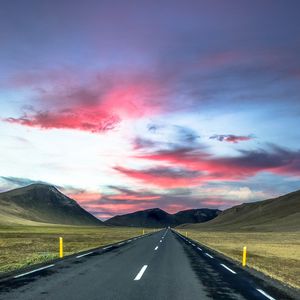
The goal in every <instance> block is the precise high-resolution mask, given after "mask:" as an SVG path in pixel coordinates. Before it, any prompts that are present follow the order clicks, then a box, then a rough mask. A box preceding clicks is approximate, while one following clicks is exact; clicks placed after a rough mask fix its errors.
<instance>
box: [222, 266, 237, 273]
mask: <svg viewBox="0 0 300 300" xmlns="http://www.w3.org/2000/svg"><path fill="white" fill-rule="evenodd" d="M221 266H222V267H223V268H225V269H226V270H228V271H229V272H231V273H233V274H236V272H235V271H233V270H231V269H230V268H229V267H227V266H226V265H224V264H221Z"/></svg>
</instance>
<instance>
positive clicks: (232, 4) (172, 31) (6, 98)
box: [0, 0, 300, 219]
mask: <svg viewBox="0 0 300 300" xmlns="http://www.w3.org/2000/svg"><path fill="white" fill-rule="evenodd" d="M299 53H300V2H299V1H298V0H291V1H286V0H277V1H273V0H272V1H271V0H251V1H246V0H242V1H241V0H239V1H234V0H228V1H217V0H197V1H193V0H182V1H176V0H172V1H169V0H166V1H156V0H153V1H144V0H130V1H129V0H128V1H111V0H110V1H100V0H99V1H92V0H85V1H71V0H68V1H66V0H60V1H52V0H51V1H50V0H43V1H40V0H36V1H35V0H27V1H17V0H0V191H6V190H10V189H13V188H17V187H21V186H25V185H28V184H31V183H35V182H43V183H48V184H52V185H55V186H57V187H58V188H59V189H60V190H61V191H62V192H64V193H65V194H67V195H68V196H70V197H71V198H73V199H75V200H77V201H78V202H79V203H80V205H82V206H83V207H84V208H85V209H87V210H88V211H89V212H91V213H93V214H94V215H95V216H97V217H99V218H100V219H107V218H109V217H111V216H114V215H117V214H124V213H128V212H132V211H137V210H142V209H148V208H153V207H160V208H162V209H164V210H166V211H168V212H170V213H175V212H177V211H179V210H183V209H189V208H202V207H208V208H219V209H226V208H228V207H231V206H234V205H237V204H240V203H244V202H253V201H258V200H263V199H267V198H271V197H276V196H278V195H281V194H285V193H288V192H291V191H294V190H297V189H300V181H299V180H300V143H299V141H300V56H299Z"/></svg>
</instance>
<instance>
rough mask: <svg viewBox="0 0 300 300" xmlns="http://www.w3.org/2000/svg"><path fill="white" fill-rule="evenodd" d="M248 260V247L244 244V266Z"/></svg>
mask: <svg viewBox="0 0 300 300" xmlns="http://www.w3.org/2000/svg"><path fill="white" fill-rule="evenodd" d="M246 260H247V247H246V246H244V248H243V261H242V264H243V267H245V266H246Z"/></svg>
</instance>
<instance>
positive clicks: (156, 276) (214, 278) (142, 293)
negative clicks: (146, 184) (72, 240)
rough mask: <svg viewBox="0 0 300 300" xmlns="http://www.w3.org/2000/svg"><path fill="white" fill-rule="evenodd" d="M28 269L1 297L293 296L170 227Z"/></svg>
mask: <svg viewBox="0 0 300 300" xmlns="http://www.w3.org/2000/svg"><path fill="white" fill-rule="evenodd" d="M26 273H27V272H25V273H21V274H17V275H15V276H14V277H13V278H10V279H9V280H6V281H4V282H2V283H0V299H5V300H6V299H7V300H9V299H13V300H18V299H22V300H27V299H28V300H29V299H30V300H35V299H37V300H43V299H45V300H48V299H49V300H50V299H51V300H52V299H53V300H68V299H71V300H77V299H78V300H79V299H84V300H94V299H97V300H98V299H101V300H102V299H103V300H106V299H113V300H118V299H130V300H131V299H132V300H135V299H138V300H147V299H155V300H160V299H166V300H167V299H168V300H169V299H172V300H174V299H175V300H176V299H180V300H184V299H203V300H206V299H217V300H222V299H249V300H255V299H261V300H267V299H269V300H272V299H277V300H283V299H292V298H289V297H288V296H286V295H283V294H280V292H279V291H278V290H277V289H275V288H273V287H271V286H268V284H267V283H266V282H264V281H262V280H258V279H256V278H255V277H253V276H252V275H250V274H249V273H248V272H246V271H243V270H242V269H241V268H238V267H237V266H236V265H234V264H232V263H230V262H228V261H225V260H224V259H222V258H220V257H217V256H216V254H215V253H211V252H209V251H208V249H205V248H204V247H203V246H201V245H197V244H196V243H194V242H193V241H191V240H188V239H186V238H185V237H182V236H180V235H178V234H177V233H176V232H173V231H172V230H170V229H165V230H162V231H159V232H155V233H153V234H151V235H147V236H143V237H140V238H136V239H131V240H128V241H126V242H124V243H120V244H116V245H113V246H110V247H105V248H102V249H99V250H96V251H92V252H87V253H84V254H83V255H82V254H81V255H78V256H77V257H73V258H70V259H65V260H61V261H59V262H57V263H53V264H50V265H45V266H43V267H42V268H41V269H40V270H32V271H30V272H28V273H27V274H26Z"/></svg>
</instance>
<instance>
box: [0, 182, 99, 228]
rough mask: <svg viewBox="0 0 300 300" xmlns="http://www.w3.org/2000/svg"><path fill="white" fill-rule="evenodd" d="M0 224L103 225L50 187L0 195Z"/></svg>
mask: <svg viewBox="0 0 300 300" xmlns="http://www.w3.org/2000/svg"><path fill="white" fill-rule="evenodd" d="M0 223H1V224H5V225H7V224H20V225H42V224H44V223H51V224H68V225H91V226H95V225H103V222H102V221H100V220H99V219H97V218H96V217H94V216H93V215H91V214H90V213H88V212H87V211H86V210H84V209H83V208H82V207H81V206H79V205H78V204H77V202H76V201H75V200H72V199H70V198H69V197H67V196H65V195H64V194H62V193H61V192H60V191H58V190H57V189H56V188H55V187H54V186H50V185H45V184H32V185H29V186H26V187H23V188H19V189H15V190H11V191H8V192H4V193H0Z"/></svg>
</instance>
